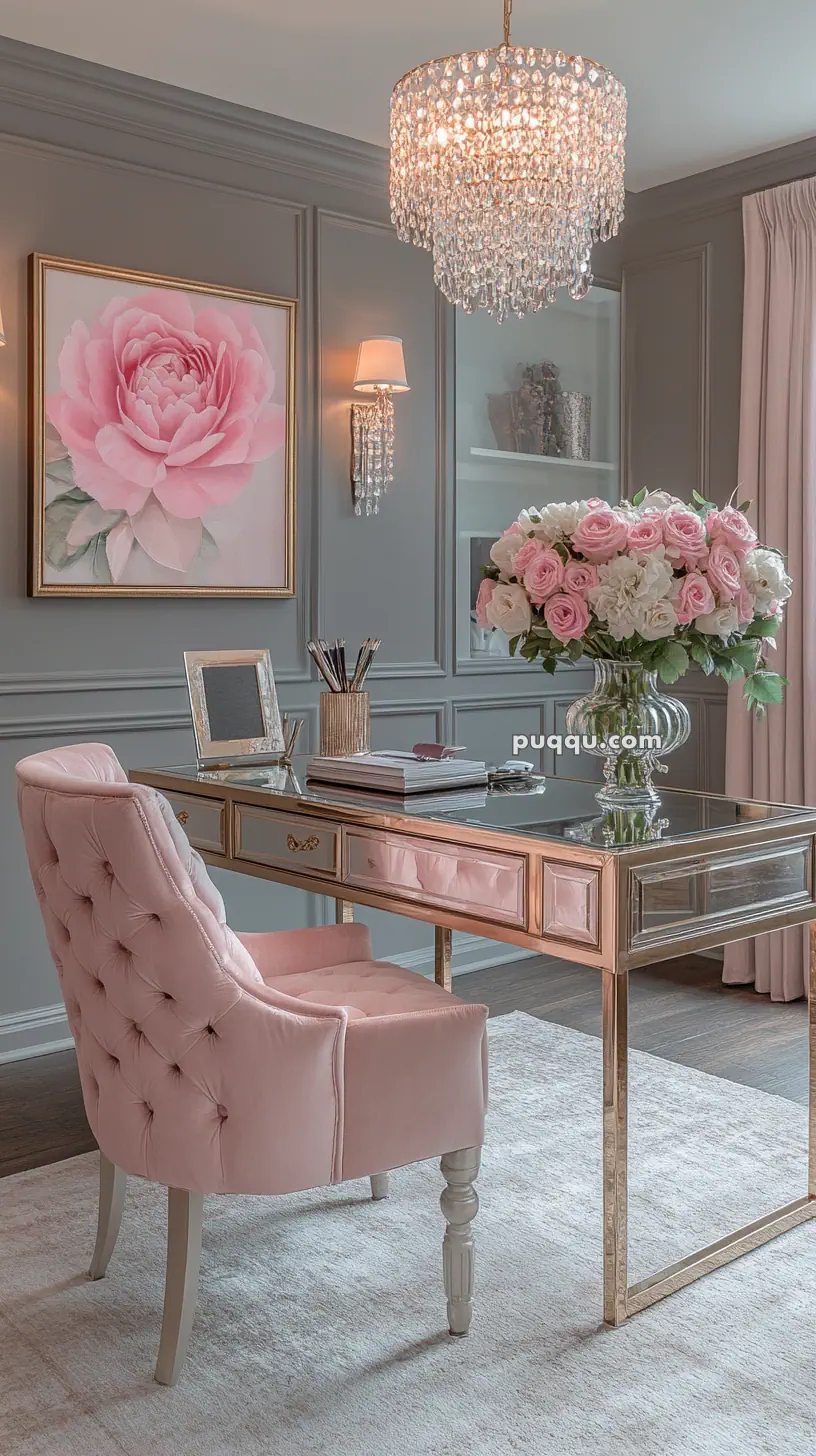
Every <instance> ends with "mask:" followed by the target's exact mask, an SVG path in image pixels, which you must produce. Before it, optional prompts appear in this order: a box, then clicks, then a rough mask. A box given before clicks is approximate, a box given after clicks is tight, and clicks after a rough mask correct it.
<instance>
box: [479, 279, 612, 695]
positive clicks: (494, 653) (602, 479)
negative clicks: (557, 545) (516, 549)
mask: <svg viewBox="0 0 816 1456" xmlns="http://www.w3.org/2000/svg"><path fill="white" fill-rule="evenodd" d="M455 351H456V534H457V542H456V655H457V659H458V660H459V662H460V663H469V664H471V665H472V666H476V665H477V664H479V665H481V666H483V667H485V668H490V669H493V668H497V669H501V668H506V667H509V666H511V665H512V660H511V659H510V657H509V654H508V651H507V643H506V640H503V639H502V640H501V641H497V640H496V638H497V636H498V635H500V634H495V633H491V632H489V631H484V630H482V629H480V628H479V627H478V624H477V623H476V621H475V615H474V611H473V608H474V604H475V593H476V591H477V590H478V585H479V580H480V573H479V570H478V566H479V562H480V560H481V559H482V558H484V557H485V555H486V550H487V549H488V547H489V544H490V542H491V541H494V540H495V539H496V538H497V536H500V535H501V533H502V531H504V530H505V529H506V528H507V526H508V525H509V524H510V522H511V521H512V520H513V519H514V517H515V516H516V515H517V514H518V512H519V511H520V510H521V509H522V508H523V507H525V506H542V505H546V504H548V503H550V502H553V501H569V500H580V499H588V498H589V497H591V496H599V497H601V498H603V499H604V500H609V501H616V500H618V498H619V491H620V294H619V293H618V292H617V290H615V289H611V288H604V287H600V286H593V287H592V288H591V289H590V291H589V294H588V295H587V297H586V298H585V299H583V300H582V301H581V302H580V303H576V302H575V301H574V300H572V299H570V298H569V297H568V296H567V295H566V294H563V295H562V296H560V297H559V299H558V301H557V302H556V303H555V304H553V305H551V307H549V308H546V309H542V310H541V312H540V313H537V314H528V315H527V316H526V317H525V318H523V319H517V318H515V317H511V318H509V319H506V320H505V322H504V323H503V324H501V325H499V324H497V323H496V320H495V319H494V318H491V316H490V315H489V314H487V313H486V312H485V311H484V310H478V311H477V312H475V313H473V314H464V313H460V312H459V311H458V310H457V313H456V320H455ZM528 366H533V369H532V374H531V373H530V372H529V368H528ZM541 366H543V367H541ZM525 371H527V374H526V375H525ZM525 383H526V386H527V387H525ZM530 386H532V388H531V387H530ZM561 396H568V397H569V402H567V400H565V399H562V398H561ZM580 397H583V398H580ZM587 402H588V403H587ZM587 410H588V414H589V421H588V431H587V430H586V429H585V428H584V429H582V428H581V426H582V425H584V426H585V424H586V415H587Z"/></svg>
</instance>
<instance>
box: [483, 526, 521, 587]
mask: <svg viewBox="0 0 816 1456" xmlns="http://www.w3.org/2000/svg"><path fill="white" fill-rule="evenodd" d="M526 540H527V537H526V536H522V534H521V532H520V531H519V532H518V533H516V532H515V531H514V532H513V534H512V535H510V536H500V537H499V539H498V541H494V542H493V545H492V546H491V548H490V560H491V561H492V562H493V565H494V566H498V568H499V571H500V572H501V574H502V576H512V575H513V561H514V559H515V556H516V553H517V552H518V551H519V550H520V549H521V547H522V546H523V545H524V543H525V541H526Z"/></svg>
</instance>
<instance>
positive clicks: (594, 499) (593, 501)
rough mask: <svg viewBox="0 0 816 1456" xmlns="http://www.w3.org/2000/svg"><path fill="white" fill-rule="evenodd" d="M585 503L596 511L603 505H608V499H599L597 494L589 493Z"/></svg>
mask: <svg viewBox="0 0 816 1456" xmlns="http://www.w3.org/2000/svg"><path fill="white" fill-rule="evenodd" d="M587 505H588V506H589V509H590V510H591V511H597V510H599V509H603V507H604V506H608V505H609V501H605V500H601V497H600V496H599V495H591V496H590V497H589V500H588V501H587Z"/></svg>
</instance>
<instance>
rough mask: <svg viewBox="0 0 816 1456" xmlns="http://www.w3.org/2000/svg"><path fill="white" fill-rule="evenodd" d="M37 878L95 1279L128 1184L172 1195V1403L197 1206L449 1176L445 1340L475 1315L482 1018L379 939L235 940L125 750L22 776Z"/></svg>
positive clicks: (83, 751)
mask: <svg viewBox="0 0 816 1456" xmlns="http://www.w3.org/2000/svg"><path fill="white" fill-rule="evenodd" d="M17 778H18V799H19V808H20V817H21V820H22V824H23V829H24V833H25V839H26V847H27V850H28V857H29V863H30V866H31V874H32V877H33V880H34V886H35V889H36V891H37V896H38V899H39V902H40V908H41V910H42V914H43V919H44V921H45V927H46V932H47V935H48V941H49V945H50V947H51V953H52V955H53V957H54V962H55V964H56V967H57V971H58V973H59V978H60V983H61V986H62V993H63V997H64V999H65V1005H66V1008H67V1012H68V1019H69V1022H70V1025H71V1030H72V1032H73V1034H74V1038H75V1041H76V1048H77V1058H78V1061H79V1071H80V1076H81V1079H82V1090H83V1095H84V1099H85V1108H86V1111H87V1114H88V1120H89V1122H90V1124H91V1128H92V1130H93V1133H94V1136H95V1137H96V1139H97V1141H98V1143H99V1148H100V1154H101V1161H100V1196H99V1226H98V1231H97V1241H96V1248H95V1250H94V1254H93V1259H92V1263H91V1270H90V1274H91V1278H93V1279H100V1278H102V1276H103V1275H104V1273H105V1271H106V1269H107V1265H108V1262H109V1260H110V1257H111V1254H112V1253H113V1249H114V1246H115V1243H116V1239H117V1235H118V1232H119V1225H120V1222H121V1217H122V1207H123V1203H124V1197H125V1184H126V1178H127V1176H128V1175H129V1174H130V1175H132V1176H134V1177H137V1178H148V1179H150V1180H151V1181H152V1182H155V1183H161V1184H164V1185H166V1186H167V1189H168V1243H167V1276H166V1284H165V1299H164V1317H163V1323H162V1333H161V1342H160V1347H159V1357H158V1363H157V1366H156V1379H157V1380H158V1381H160V1382H161V1383H162V1384H165V1385H172V1384H174V1383H175V1381H176V1380H177V1378H178V1375H179V1371H180V1369H181V1366H182V1363H183V1361H184V1357H185V1354H186V1350H187V1344H188V1340H189V1336H190V1330H191V1328H192V1323H193V1317H194V1312H195V1301H196V1293H197V1287H198V1268H199V1258H200V1250H201V1225H202V1214H203V1196H204V1194H206V1193H290V1192H295V1191H298V1190H301V1189H306V1188H316V1187H321V1186H323V1185H325V1184H329V1183H339V1182H342V1181H343V1180H345V1179H348V1178H361V1177H370V1178H371V1188H372V1194H373V1197H374V1198H377V1197H384V1196H385V1194H386V1193H387V1191H388V1180H387V1173H386V1172H385V1171H384V1170H387V1169H390V1168H395V1167H398V1166H400V1165H403V1164H406V1163H410V1162H414V1161H416V1160H418V1159H421V1158H429V1157H433V1156H439V1155H441V1157H442V1164H441V1166H442V1173H443V1176H444V1178H445V1182H446V1187H445V1189H444V1190H443V1193H442V1197H441V1204H442V1211H443V1213H444V1214H445V1217H446V1221H447V1227H446V1232H445V1237H444V1241H443V1270H444V1278H445V1289H446V1293H447V1300H448V1322H449V1326H450V1330H451V1333H452V1334H466V1333H467V1329H468V1327H469V1324H470V1318H471V1311H472V1297H473V1290H472V1284H473V1240H472V1232H471V1222H472V1219H473V1217H474V1215H475V1213H476V1211H477V1209H478V1199H477V1197H476V1193H475V1191H474V1189H473V1181H474V1179H475V1177H476V1174H477V1172H478V1167H479V1153H480V1148H481V1143H482V1135H483V1126H484V1109H485V1096H486V1073H485V1065H486V1063H485V1021H486V1015H487V1012H486V1008H485V1007H483V1006H469V1005H466V1004H464V1003H463V1002H461V1001H459V1000H458V999H457V998H456V997H455V996H451V995H450V994H449V993H448V992H446V991H444V990H442V989H441V988H440V987H438V986H435V985H433V984H432V983H430V982H428V981H426V980H425V979H424V978H423V977H421V976H416V975H413V974H412V973H411V972H409V971H403V970H401V969H400V968H399V967H398V966H394V965H389V964H387V963H385V962H382V961H374V960H372V958H371V946H370V941H369V934H368V930H367V929H366V928H365V927H364V926H362V925H337V926H329V927H325V928H321V929H317V930H299V931H293V932H287V931H283V932H277V933H270V934H263V935H257V934H256V935H236V934H234V933H233V932H232V931H231V930H230V928H229V926H228V925H227V924H226V921H225V916H224V906H223V902H222V900H221V896H220V895H219V893H218V891H217V890H216V888H215V886H214V885H213V883H212V881H211V880H210V877H209V875H208V874H207V871H206V869H205V867H204V864H203V862H202V860H201V859H200V857H199V856H198V855H197V854H196V853H195V852H194V851H193V850H192V849H191V848H190V845H189V842H188V841H187V838H186V835H185V834H184V832H183V830H182V829H181V826H180V825H179V824H178V823H177V821H176V819H175V816H174V815H173V812H172V810H171V809H170V806H169V805H168V804H167V802H166V800H165V799H163V797H162V796H161V795H160V794H158V793H156V791H155V790H153V789H149V788H145V787H142V786H141V785H132V784H130V783H129V782H128V780H127V777H126V775H125V773H124V771H123V770H122V768H121V766H120V764H119V762H118V760H117V759H116V756H115V754H114V753H113V751H112V749H110V748H108V747H107V746H105V745H104V744H97V743H91V744H80V745H77V746H74V747H69V748H61V749H55V750H54V751H53V752H49V753H38V754H34V755H32V756H31V757H30V758H24V759H23V760H22V761H21V762H20V763H19V764H18V765H17Z"/></svg>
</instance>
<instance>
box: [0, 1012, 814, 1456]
mask: <svg viewBox="0 0 816 1456" xmlns="http://www.w3.org/2000/svg"><path fill="white" fill-rule="evenodd" d="M490 1030H491V1047H492V1051H491V1067H492V1086H491V1098H492V1101H491V1113H490V1124H489V1134H488V1147H487V1149H486V1154H485V1159H484V1167H483V1176H482V1177H481V1179H480V1192H481V1195H482V1211H481V1213H480V1215H479V1219H478V1221H477V1232H478V1269H477V1276H478V1286H477V1294H478V1303H477V1309H476V1314H475V1319H474V1326H473V1330H472V1333H471V1335H470V1337H469V1338H468V1339H466V1340H451V1339H450V1338H449V1337H448V1336H447V1334H446V1333H445V1332H444V1300H443V1296H442V1290H441V1278H440V1267H439V1266H440V1256H439V1243H440V1236H441V1216H440V1214H439V1210H438V1206H437V1198H438V1194H439V1190H440V1186H441V1183H440V1177H439V1173H438V1170H437V1168H436V1165H435V1164H422V1165H420V1166H418V1167H415V1168H410V1169H404V1170H401V1171H400V1172H398V1173H397V1174H395V1175H394V1176H393V1179H392V1184H393V1193H392V1196H391V1198H390V1199H389V1200H388V1201H387V1202H385V1203H376V1204H375V1203H371V1202H370V1201H368V1200H367V1199H366V1198H365V1193H366V1185H365V1184H362V1183H353V1184H347V1185H345V1186H344V1187H342V1188H336V1189H329V1190H324V1191H322V1192H317V1193H310V1194H298V1195H295V1196H292V1197H288V1198H281V1199H260V1198H242V1199H238V1198H220V1199H219V1198H213V1199H210V1200H208V1203H207V1209H206V1230H205V1251H204V1259H203V1268H202V1280H201V1294H200V1300H199V1309H198V1317H197V1321H196V1326H195V1329H194V1332H193V1339H192V1343H191V1350H190V1357H189V1360H188V1363H187V1366H186V1367H185V1370H184V1372H183V1374H182V1379H181V1382H180V1384H179V1385H178V1386H176V1387H175V1389H173V1390H165V1389H161V1388H160V1387H158V1386H156V1385H154V1384H153V1382H152V1378H151V1377H152V1368H153V1362H154V1360H155V1355H156V1350H157V1345H158V1337H159V1325H160V1319H161V1306H162V1278H163V1255H164V1201H163V1197H162V1195H161V1194H160V1192H159V1190H157V1189H154V1188H151V1187H149V1186H145V1185H140V1184H138V1183H135V1182H134V1183H132V1185H131V1188H130V1190H129V1193H128V1206H127V1209H126V1213H125V1221H124V1226H123V1229H122V1234H121V1236H120V1243H119V1247H118V1249H117V1251H116V1254H115V1255H114V1258H113V1261H112V1263H111V1267H110V1270H109V1274H108V1277H107V1278H106V1279H105V1280H103V1281H102V1282H101V1283H98V1284H95V1285H91V1284H89V1283H88V1282H87V1281H86V1280H85V1279H84V1278H83V1277H82V1271H83V1270H85V1269H86V1268H87V1264H88V1259H89V1256H90V1251H91V1245H92V1239H93V1231H94V1227H95V1200H96V1158H95V1156H94V1155H88V1156H86V1157H82V1158H75V1159H72V1160H70V1161H69V1162H65V1163H61V1164H58V1165H56V1166H54V1167H50V1168H44V1169H40V1170H37V1171H35V1172H32V1173H23V1174H19V1175H18V1176H16V1177H13V1178H8V1179H5V1180H4V1181H3V1182H0V1227H2V1241H1V1243H0V1390H2V1397H0V1451H2V1453H3V1456H115V1453H116V1456H121V1453H126V1456H154V1453H155V1456H278V1453H280V1456H302V1453H307V1452H308V1453H326V1456H369V1453H377V1456H426V1453H427V1456H467V1453H477V1456H502V1453H511V1452H512V1453H521V1452H523V1453H525V1456H538V1453H548V1456H549V1453H552V1456H579V1453H581V1456H584V1453H596V1452H597V1453H604V1456H606V1453H613V1456H618V1453H620V1456H624V1453H625V1456H664V1453H668V1456H690V1453H706V1456H709V1453H714V1456H766V1453H767V1456H781V1453H785V1452H796V1453H800V1452H801V1453H804V1452H806V1451H807V1452H810V1451H813V1450H814V1448H815V1447H816V1361H815V1360H814V1356H815V1355H816V1224H812V1223H811V1224H807V1225H805V1226H803V1227H802V1228H800V1229H797V1230H795V1231H794V1232H792V1233H789V1234H786V1235H784V1237H782V1238H781V1239H779V1240H777V1241H776V1243H773V1244H771V1245H768V1246H766V1247H765V1248H764V1249H761V1250H759V1251H757V1252H756V1253H754V1254H750V1255H748V1256H747V1257H745V1258H744V1259H742V1260H741V1261H739V1262H738V1263H736V1264H732V1265H731V1266H730V1267H729V1268H726V1269H723V1270H720V1271H718V1272H717V1273H716V1274H713V1275H710V1276H709V1277H708V1278H707V1279H705V1280H703V1281H702V1283H699V1284H696V1285H692V1286H691V1287H690V1288H688V1289H685V1290H683V1291H681V1292H680V1293H679V1294H675V1295H674V1296H672V1298H671V1299H669V1300H667V1301H665V1302H664V1303H663V1304H660V1305H658V1306H656V1307H655V1308H653V1309H651V1310H648V1311H646V1312H645V1313H643V1314H640V1315H637V1316H636V1317H635V1318H634V1319H632V1320H631V1322H629V1323H627V1324H626V1325H624V1326H623V1327H622V1328H621V1329H620V1330H617V1331H608V1330H604V1329H603V1328H602V1326H601V1323H600V1312H601V1264H600V1244H601V1165H600V1098H601V1049H600V1043H599V1042H598V1041H596V1040H595V1039H594V1038H592V1037H587V1036H583V1035H581V1034H580V1033H578V1032H574V1031H569V1030H566V1029H564V1028H562V1027H558V1026H552V1025H549V1024H548V1023H545V1022H539V1021H536V1020H534V1019H533V1018H532V1017H528V1016H523V1015H514V1016H508V1017H503V1018H501V1019H500V1020H498V1021H493V1022H491V1023H490ZM631 1081H632V1133H631V1167H632V1169H633V1190H632V1206H631V1244H632V1248H633V1255H634V1257H633V1264H634V1266H635V1267H634V1269H633V1271H632V1278H637V1277H639V1276H641V1275H642V1274H643V1273H645V1272H648V1270H649V1269H650V1268H655V1267H657V1266H658V1264H660V1263H664V1262H667V1261H669V1260H670V1259H672V1258H676V1257H678V1256H680V1255H682V1254H683V1253H687V1252H690V1250H691V1249H692V1248H694V1247H696V1246H698V1245H699V1244H701V1243H706V1242H708V1241H709V1240H711V1239H713V1238H716V1237H718V1236H719V1235H720V1234H722V1233H724V1232H726V1231H727V1230H728V1229H729V1228H731V1227H734V1226H736V1225H737V1224H740V1223H743V1222H746V1221H747V1220H749V1219H751V1218H753V1217H756V1216H758V1215H759V1214H761V1213H763V1212H766V1211H768V1210H769V1209H770V1208H771V1207H774V1206H776V1205H777V1204H782V1203H784V1202H786V1201H787V1200H788V1199H789V1198H792V1197H796V1196H797V1195H798V1194H800V1193H801V1192H802V1191H803V1180H804V1149H805V1140H806V1120H805V1113H804V1110H803V1109H800V1108H798V1107H796V1106H795V1105H794V1104H792V1103H790V1102H787V1101H785V1100H783V1099H781V1098H777V1097H772V1096H768V1095H766V1094H764V1093H761V1092H756V1091H753V1090H751V1089H748V1088H744V1087H740V1086H737V1085H736V1084H734V1083H732V1082H726V1081H722V1080H720V1079H718V1078H714V1077H710V1076H707V1075H706V1074H704V1073H701V1072H694V1071H688V1070H686V1069H685V1068H681V1067H678V1066H675V1065H673V1064H671V1063H668V1062H663V1061H660V1060H658V1059H656V1058H653V1057H650V1056H647V1055H645V1054H643V1053H638V1052H635V1053H634V1054H633V1056H632V1076H631Z"/></svg>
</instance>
